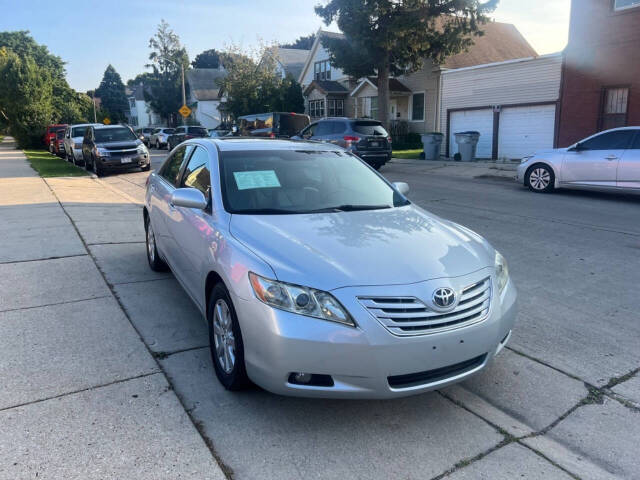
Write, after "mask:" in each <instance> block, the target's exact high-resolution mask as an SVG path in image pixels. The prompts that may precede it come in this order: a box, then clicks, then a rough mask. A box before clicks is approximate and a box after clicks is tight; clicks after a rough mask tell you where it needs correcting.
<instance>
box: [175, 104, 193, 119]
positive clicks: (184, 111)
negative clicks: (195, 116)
mask: <svg viewBox="0 0 640 480" xmlns="http://www.w3.org/2000/svg"><path fill="white" fill-rule="evenodd" d="M178 112H180V115H182V116H183V117H184V118H187V117H188V116H189V115H191V109H190V108H189V107H187V106H186V105H182V106H181V107H180V110H178Z"/></svg>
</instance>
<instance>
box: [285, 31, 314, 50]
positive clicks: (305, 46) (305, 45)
mask: <svg viewBox="0 0 640 480" xmlns="http://www.w3.org/2000/svg"><path fill="white" fill-rule="evenodd" d="M315 41H316V34H315V33H312V34H311V35H307V36H306V37H299V38H298V39H297V40H296V41H295V42H293V43H285V44H283V45H280V48H293V49H295V50H311V47H313V42H315Z"/></svg>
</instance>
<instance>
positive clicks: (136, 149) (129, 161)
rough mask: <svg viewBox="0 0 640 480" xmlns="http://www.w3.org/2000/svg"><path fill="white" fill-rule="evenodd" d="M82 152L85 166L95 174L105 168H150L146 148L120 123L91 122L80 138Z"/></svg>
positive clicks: (100, 173) (129, 129)
mask: <svg viewBox="0 0 640 480" xmlns="http://www.w3.org/2000/svg"><path fill="white" fill-rule="evenodd" d="M82 156H83V158H84V162H85V165H86V168H87V170H93V171H94V172H95V174H96V175H98V176H99V177H100V176H102V175H104V173H105V171H107V170H122V169H131V168H137V167H140V168H141V169H142V170H149V169H150V168H151V157H150V156H149V150H147V147H145V145H144V144H143V143H142V140H140V139H139V138H138V137H136V134H135V133H134V132H133V130H132V129H131V128H129V127H126V126H123V125H92V126H90V127H88V128H87V130H86V133H85V135H84V139H83V141H82Z"/></svg>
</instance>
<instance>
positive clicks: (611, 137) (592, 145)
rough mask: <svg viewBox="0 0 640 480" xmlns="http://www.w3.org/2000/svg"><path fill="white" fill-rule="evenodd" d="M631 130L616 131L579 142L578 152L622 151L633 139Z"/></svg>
mask: <svg viewBox="0 0 640 480" xmlns="http://www.w3.org/2000/svg"><path fill="white" fill-rule="evenodd" d="M633 135H634V131H633V130H616V131H613V132H607V133H603V134H602V135H598V136H597V137H593V138H590V139H589V140H585V141H584V142H580V150H624V149H626V148H628V147H629V144H630V143H631V140H632V139H633Z"/></svg>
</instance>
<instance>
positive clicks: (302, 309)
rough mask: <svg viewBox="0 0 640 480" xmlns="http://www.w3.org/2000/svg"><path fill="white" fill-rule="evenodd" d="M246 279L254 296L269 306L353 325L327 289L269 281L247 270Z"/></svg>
mask: <svg viewBox="0 0 640 480" xmlns="http://www.w3.org/2000/svg"><path fill="white" fill-rule="evenodd" d="M249 281H250V282H251V287H252V288H253V291H254V293H255V294H256V297H258V299H259V300H260V301H262V302H264V303H266V304H267V305H269V306H271V307H274V308H278V309H280V310H286V311H287V312H293V313H298V314H300V315H306V316H307V317H314V318H321V319H323V320H329V321H331V322H338V323H342V324H344V325H349V326H350V327H355V326H356V324H355V322H354V321H353V319H352V318H351V315H349V313H348V312H347V311H346V309H345V308H344V307H343V306H342V305H340V302H338V300H336V298H335V297H334V296H333V295H331V294H330V293H328V292H323V291H321V290H314V289H313V288H308V287H302V286H300V285H292V284H290V283H284V282H278V281H277V280H269V279H267V278H264V277H261V276H259V275H256V274H255V273H253V272H249Z"/></svg>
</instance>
